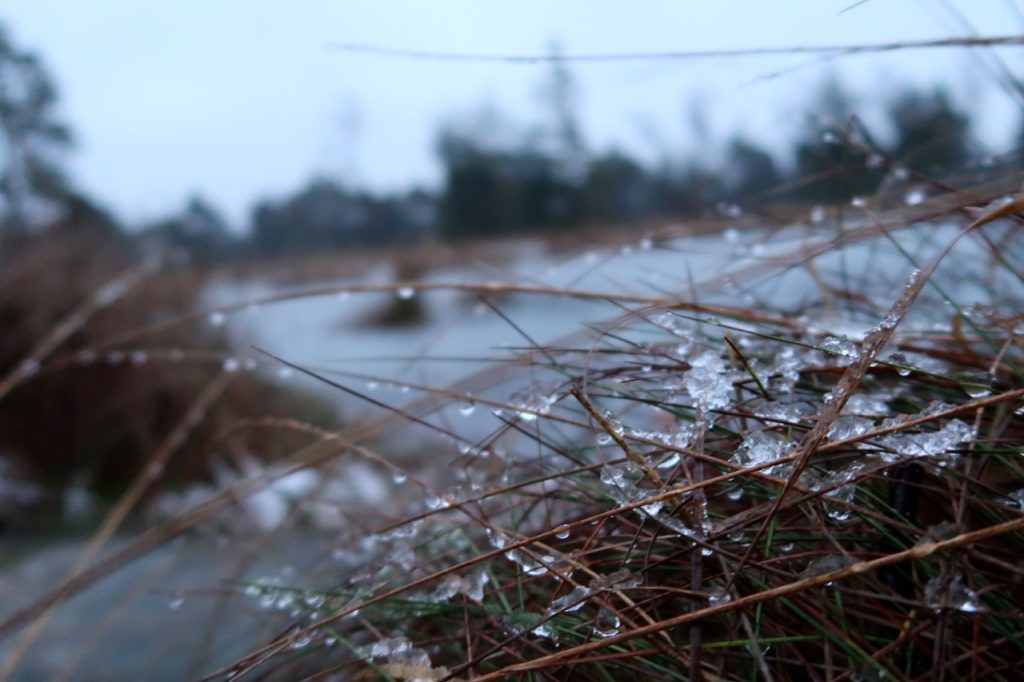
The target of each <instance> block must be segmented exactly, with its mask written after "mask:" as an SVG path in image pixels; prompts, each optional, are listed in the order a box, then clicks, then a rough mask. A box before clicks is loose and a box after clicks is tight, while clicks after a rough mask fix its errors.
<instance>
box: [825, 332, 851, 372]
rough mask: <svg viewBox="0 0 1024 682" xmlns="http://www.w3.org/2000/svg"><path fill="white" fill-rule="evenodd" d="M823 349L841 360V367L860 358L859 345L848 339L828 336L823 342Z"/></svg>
mask: <svg viewBox="0 0 1024 682" xmlns="http://www.w3.org/2000/svg"><path fill="white" fill-rule="evenodd" d="M821 349H822V350H823V351H825V352H826V353H829V354H830V355H836V356H838V357H839V358H841V361H840V363H839V364H840V365H843V366H845V365H849V364H851V363H852V362H853V361H854V360H855V359H856V358H857V356H858V350H857V344H855V343H854V342H853V341H850V340H849V339H847V338H840V337H838V336H826V337H825V338H824V339H822V341H821Z"/></svg>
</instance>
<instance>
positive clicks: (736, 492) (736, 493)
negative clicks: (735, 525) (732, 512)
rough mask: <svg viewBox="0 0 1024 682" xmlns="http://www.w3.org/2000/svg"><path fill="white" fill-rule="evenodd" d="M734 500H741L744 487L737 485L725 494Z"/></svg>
mask: <svg viewBox="0 0 1024 682" xmlns="http://www.w3.org/2000/svg"><path fill="white" fill-rule="evenodd" d="M725 496H726V497H728V498H729V499H730V500H731V501H733V502H739V501H740V500H742V499H743V488H741V487H739V486H736V487H735V488H733V489H732V490H730V491H729V492H727V493H726V494H725Z"/></svg>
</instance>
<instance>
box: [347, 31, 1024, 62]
mask: <svg viewBox="0 0 1024 682" xmlns="http://www.w3.org/2000/svg"><path fill="white" fill-rule="evenodd" d="M1021 44H1024V37H1022V36H1019V35H1009V36H990V37H984V38H983V37H966V38H942V39H939V40H917V41H899V42H890V43H875V44H861V45H813V46H796V47H762V48H747V49H736V50H676V51H669V52H627V53H618V54H615V53H610V54H573V55H563V54H557V53H550V54H486V53H471V52H444V51H431V50H410V49H405V48H393V47H384V46H380V45H367V44H362V43H332V44H331V47H332V48H334V49H337V50H343V51H346V52H359V53H365V54H375V55H382V56H388V57H402V58H405V59H433V60H441V61H469V62H508V63H520V64H535V63H545V62H621V61H650V60H679V59H708V58H720V57H764V56H769V55H800V54H804V55H808V54H810V55H837V56H838V55H853V54H870V53H878V52H895V51H897V50H902V51H906V50H923V49H941V48H951V47H1003V46H1014V45H1021Z"/></svg>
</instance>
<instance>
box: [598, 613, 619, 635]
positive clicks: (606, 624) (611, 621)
mask: <svg viewBox="0 0 1024 682" xmlns="http://www.w3.org/2000/svg"><path fill="white" fill-rule="evenodd" d="M621 626H622V621H620V620H619V617H618V616H617V615H615V612H614V611H612V610H611V609H609V608H608V607H607V606H602V607H601V609H600V610H599V611H598V612H597V615H596V616H594V636H596V637H600V638H602V639H604V638H606V637H613V636H615V635H617V634H619V628H620V627H621Z"/></svg>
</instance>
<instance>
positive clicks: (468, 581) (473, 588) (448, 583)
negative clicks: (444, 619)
mask: <svg viewBox="0 0 1024 682" xmlns="http://www.w3.org/2000/svg"><path fill="white" fill-rule="evenodd" d="M487 581H488V577H487V573H486V572H485V571H480V572H479V573H477V574H476V575H469V576H466V577H461V576H458V575H447V576H445V577H444V579H443V580H442V581H441V584H440V585H438V586H437V588H436V589H435V590H434V593H433V594H432V595H431V600H432V601H435V602H446V601H448V600H449V599H451V598H452V597H454V596H455V595H457V594H464V595H466V596H467V597H469V599H470V600H471V601H474V602H476V603H477V604H480V603H482V602H483V600H484V587H485V586H486V585H487Z"/></svg>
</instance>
